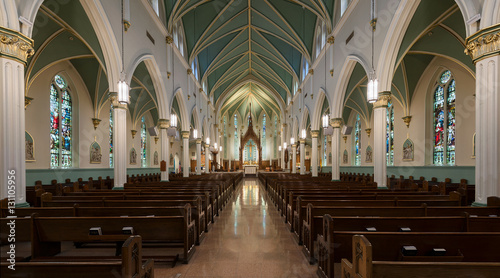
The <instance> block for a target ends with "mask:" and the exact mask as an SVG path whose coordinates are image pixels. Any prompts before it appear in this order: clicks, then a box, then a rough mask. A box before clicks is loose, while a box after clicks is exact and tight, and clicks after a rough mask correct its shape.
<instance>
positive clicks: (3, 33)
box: [0, 27, 35, 64]
mask: <svg viewBox="0 0 500 278" xmlns="http://www.w3.org/2000/svg"><path fill="white" fill-rule="evenodd" d="M33 54H35V50H34V49H33V40H32V39H30V38H28V37H26V36H25V35H23V34H22V33H19V32H17V31H14V30H10V29H7V28H3V27H0V57H7V58H11V59H14V60H16V61H19V62H21V63H23V64H26V61H27V60H28V58H29V57H31V56H33Z"/></svg>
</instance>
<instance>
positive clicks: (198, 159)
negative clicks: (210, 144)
mask: <svg viewBox="0 0 500 278" xmlns="http://www.w3.org/2000/svg"><path fill="white" fill-rule="evenodd" d="M205 155H206V154H205ZM196 175H201V139H196Z"/></svg>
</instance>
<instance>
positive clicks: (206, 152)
mask: <svg viewBox="0 0 500 278" xmlns="http://www.w3.org/2000/svg"><path fill="white" fill-rule="evenodd" d="M209 154H210V145H209V144H205V173H207V174H208V173H210V159H209V157H208V155H209Z"/></svg>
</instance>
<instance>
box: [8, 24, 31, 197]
mask: <svg viewBox="0 0 500 278" xmlns="http://www.w3.org/2000/svg"><path fill="white" fill-rule="evenodd" d="M0 37H2V39H1V40H0V96H1V99H0V117H1V119H0V123H1V124H0V131H1V132H2V136H0V151H1V153H0V158H1V159H0V169H1V170H0V178H1V180H0V199H4V198H7V199H8V204H7V205H8V207H14V206H15V207H28V206H29V204H28V203H27V202H26V162H25V152H26V148H25V142H26V141H25V140H23V139H24V138H25V132H26V130H25V111H24V110H25V108H26V106H27V105H29V102H30V99H28V98H25V90H24V89H25V86H24V85H25V81H24V69H25V66H26V60H27V59H28V58H29V57H31V56H32V55H33V54H34V50H33V40H31V39H30V38H28V37H26V36H24V35H23V34H21V33H19V32H16V31H14V30H10V29H6V28H3V27H2V28H0Z"/></svg>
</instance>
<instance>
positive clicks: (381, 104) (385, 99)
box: [373, 91, 391, 109]
mask: <svg viewBox="0 0 500 278" xmlns="http://www.w3.org/2000/svg"><path fill="white" fill-rule="evenodd" d="M390 101H391V92H389V91H384V92H380V93H378V98H377V102H375V103H374V104H373V109H377V108H387V106H388V105H389V102H390Z"/></svg>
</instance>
